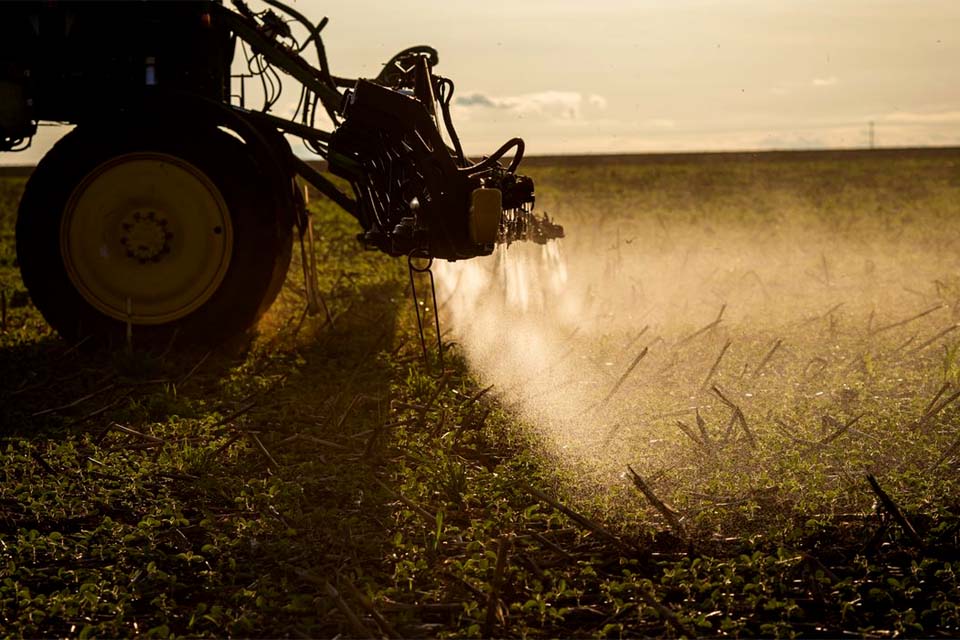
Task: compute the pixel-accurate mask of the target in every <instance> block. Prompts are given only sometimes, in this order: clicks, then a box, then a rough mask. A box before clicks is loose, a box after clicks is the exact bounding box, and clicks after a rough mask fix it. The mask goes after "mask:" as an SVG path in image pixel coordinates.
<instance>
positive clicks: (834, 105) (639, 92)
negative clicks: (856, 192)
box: [4, 0, 960, 161]
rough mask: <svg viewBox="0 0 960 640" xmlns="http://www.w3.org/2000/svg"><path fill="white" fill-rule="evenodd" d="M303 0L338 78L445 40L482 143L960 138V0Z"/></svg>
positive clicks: (788, 144)
mask: <svg viewBox="0 0 960 640" xmlns="http://www.w3.org/2000/svg"><path fill="white" fill-rule="evenodd" d="M251 4H253V5H256V1H255V0H253V1H252V2H251ZM292 4H293V6H295V7H296V8H297V9H298V10H300V11H301V12H302V13H305V14H307V15H308V16H310V17H312V18H314V19H317V20H319V18H320V17H322V16H324V15H326V16H329V18H330V23H329V24H328V25H327V27H326V29H325V31H324V38H325V41H326V45H327V54H328V57H329V59H330V63H331V66H332V68H333V72H334V73H335V74H337V75H360V76H374V75H376V73H377V72H378V71H379V69H380V65H381V64H382V63H383V62H384V61H386V60H387V59H388V58H389V57H390V56H391V55H393V54H394V53H395V52H397V51H398V50H400V49H402V48H404V47H406V46H409V45H412V44H431V45H433V46H435V47H437V48H438V49H439V50H440V65H439V66H438V67H437V72H438V73H440V74H441V75H445V76H448V77H450V78H452V79H453V80H454V81H455V82H456V84H457V97H456V98H455V110H454V120H455V122H456V123H457V125H458V129H459V131H460V135H461V138H462V139H463V140H464V144H465V146H466V148H467V150H468V152H473V153H474V154H479V153H482V152H484V151H487V152H489V151H491V150H492V149H493V148H495V147H496V146H498V145H499V143H500V142H502V141H504V140H506V139H507V138H509V137H512V136H514V135H520V136H523V137H524V138H526V140H527V149H528V153H533V154H536V153H551V154H552V153H608V152H631V151H670V150H721V149H768V148H811V147H858V146H866V144H867V142H868V133H867V132H868V123H869V122H870V121H873V122H875V130H876V142H877V144H878V145H879V146H904V145H958V144H960V81H958V80H960V72H958V61H960V1H958V0H911V1H908V0H900V1H891V0H857V1H854V0H722V1H721V0H593V1H590V0H511V1H510V2H507V1H506V0H470V1H468V0H447V1H446V2H440V1H438V0H430V1H428V0H394V1H393V2H383V1H382V0H377V1H375V0H350V1H347V0H340V1H323V0H296V2H294V3H292ZM289 84H291V85H292V83H289ZM288 92H289V93H288V95H287V96H285V100H284V101H282V103H281V104H280V105H278V110H280V111H283V108H284V107H285V108H289V107H290V104H292V103H293V102H295V100H296V98H297V95H296V94H295V93H294V91H292V90H290V89H288ZM45 137H49V134H48V135H47V136H45ZM37 147H38V149H37V151H40V150H42V148H43V147H44V141H40V142H39V144H37ZM4 159H6V160H8V161H9V160H10V157H9V156H8V157H7V158H4ZM19 159H20V160H27V159H28V158H27V157H25V156H21V157H20V158H19Z"/></svg>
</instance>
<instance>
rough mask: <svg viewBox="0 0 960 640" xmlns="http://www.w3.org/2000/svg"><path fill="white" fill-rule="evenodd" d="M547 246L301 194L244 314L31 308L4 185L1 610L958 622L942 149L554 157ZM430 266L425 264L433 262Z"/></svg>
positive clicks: (24, 616) (233, 621) (34, 614)
mask: <svg viewBox="0 0 960 640" xmlns="http://www.w3.org/2000/svg"><path fill="white" fill-rule="evenodd" d="M524 168H525V169H526V170H527V171H528V172H529V174H530V175H531V176H532V177H533V178H534V179H535V180H536V181H537V192H538V203H537V207H538V210H539V209H543V210H546V211H548V212H549V213H550V214H551V216H552V217H554V218H555V219H556V220H557V221H558V222H560V223H561V224H563V225H564V226H565V228H566V232H567V237H566V238H565V239H564V240H563V241H562V242H561V243H560V244H558V245H548V246H546V247H540V246H536V245H532V246H520V245H513V246H511V247H509V248H507V249H506V250H501V251H498V252H497V254H495V255H494V256H491V257H489V258H485V259H478V260H474V261H467V262H464V263H453V264H446V263H444V264H437V265H436V266H435V271H436V275H437V287H438V300H439V307H440V310H439V313H440V319H441V328H442V339H443V342H444V345H445V354H444V355H445V358H444V362H445V369H444V370H443V371H442V372H440V371H438V369H439V367H438V364H439V363H438V362H437V360H436V358H435V354H434V352H435V350H436V346H435V344H434V346H432V347H431V344H432V343H431V340H433V339H434V336H433V333H432V313H433V312H434V310H433V309H431V308H430V307H431V306H432V303H431V302H429V299H428V298H423V299H424V300H425V301H426V302H424V304H422V306H421V309H422V311H423V312H424V315H425V318H426V319H427V320H428V322H427V329H428V330H427V332H426V337H427V347H428V349H429V350H430V351H431V354H434V355H432V356H431V357H432V362H431V365H432V366H431V367H429V368H428V367H426V366H424V362H423V355H422V351H421V344H420V341H419V338H418V334H417V325H416V317H415V315H414V312H413V309H412V308H411V306H412V305H411V303H410V286H409V279H408V273H407V270H406V265H405V264H404V263H403V261H400V260H392V259H389V258H386V257H384V256H382V255H380V254H378V253H372V252H365V251H363V250H362V249H361V247H360V246H359V245H357V243H356V242H355V240H354V235H355V234H356V232H357V230H358V228H357V226H356V223H355V222H353V221H352V220H351V219H350V218H349V217H348V216H347V215H346V214H343V213H341V212H339V211H338V210H336V209H335V208H334V207H333V206H330V205H329V204H328V203H326V202H324V201H321V200H319V199H318V198H315V199H314V200H313V201H312V203H311V210H312V211H313V213H314V214H315V225H316V230H317V237H318V241H317V246H316V251H317V259H318V262H319V264H320V265H321V270H320V285H321V290H322V293H323V299H324V301H325V303H326V306H327V309H328V313H320V314H317V315H313V316H311V315H308V314H307V313H306V312H305V308H306V301H305V300H306V297H305V294H304V284H303V276H302V270H301V265H300V260H299V251H298V250H297V251H295V252H294V257H295V258H294V264H293V265H292V266H291V270H290V274H289V276H288V280H287V283H286V285H285V288H284V290H283V292H282V293H281V296H280V298H279V300H278V302H277V303H276V304H275V305H274V307H273V308H272V309H271V310H270V312H268V314H267V316H266V317H264V319H263V320H262V321H261V323H260V325H259V327H258V329H257V333H256V335H254V336H252V337H251V340H250V341H249V343H246V342H244V343H243V344H240V343H237V344H229V345H226V346H225V347H220V348H217V349H196V348H194V349H183V348H179V347H178V345H176V344H171V345H168V347H167V348H165V349H163V350H159V351H146V350H143V349H141V348H138V345H137V336H136V334H135V333H134V335H133V340H132V348H128V349H121V350H119V351H116V352H109V353H105V352H102V351H94V350H91V349H89V348H88V346H87V345H83V344H80V345H70V344H67V343H65V342H64V341H62V340H61V339H59V338H58V337H57V336H56V335H55V334H53V333H52V332H51V330H50V329H49V328H47V326H46V325H45V323H44V322H43V319H42V318H41V317H40V316H39V314H38V313H37V312H36V310H35V309H34V308H33V307H32V305H31V304H30V301H29V296H27V294H26V292H25V291H24V289H23V285H22V283H21V282H20V279H19V275H18V272H17V268H16V256H15V248H14V239H13V226H14V220H15V215H16V203H17V201H18V198H19V194H20V192H21V190H22V189H23V186H24V184H25V179H24V178H15V177H10V178H0V291H2V303H3V304H2V312H3V313H2V326H0V376H2V383H0V437H2V443H0V450H2V454H0V455H2V457H0V473H2V482H0V629H3V631H4V633H5V634H8V635H13V636H65V637H72V636H132V635H138V634H144V635H151V636H160V637H167V636H171V635H175V636H183V635H186V636H218V637H219V636H245V637H247V636H269V637H277V636H296V637H332V636H335V635H338V634H340V635H343V636H347V637H370V636H378V637H390V638H392V637H464V636H467V637H480V636H483V637H491V636H497V637H558V636H560V637H637V636H674V637H678V636H688V637H690V636H757V635H761V636H814V637H838V636H843V635H851V636H862V637H891V636H944V637H955V636H957V635H960V473H958V472H960V150H927V151H906V150H905V151H877V152H810V153H783V154H756V155H751V154H735V155H734V154H731V155H722V154H718V155H703V156H669V157H667V156H665V157H632V158H631V157H625V158H613V157H610V158H534V159H531V160H529V161H528V163H526V164H525V165H524ZM425 287H426V281H425V280H423V279H421V280H419V281H418V285H417V288H418V291H420V292H421V293H423V292H424V291H426V288H425Z"/></svg>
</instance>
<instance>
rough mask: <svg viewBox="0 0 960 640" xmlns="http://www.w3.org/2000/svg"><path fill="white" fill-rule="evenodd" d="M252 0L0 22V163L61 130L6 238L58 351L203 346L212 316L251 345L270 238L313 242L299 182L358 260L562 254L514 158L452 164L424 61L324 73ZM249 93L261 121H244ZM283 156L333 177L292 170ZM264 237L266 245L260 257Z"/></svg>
mask: <svg viewBox="0 0 960 640" xmlns="http://www.w3.org/2000/svg"><path fill="white" fill-rule="evenodd" d="M262 2H263V3H264V4H265V5H267V7H266V8H264V9H263V10H257V11H255V10H253V9H252V8H251V7H250V6H248V5H247V3H246V2H244V1H243V0H233V2H232V6H226V5H224V4H222V3H221V2H215V1H211V0H192V1H185V2H176V3H171V2H161V1H145V2H138V3H116V2H98V1H86V0H77V1H74V2H63V1H61V2H49V1H43V2H40V1H33V2H23V3H13V4H8V5H5V6H4V7H2V8H0V14H2V19H0V151H17V150H22V149H23V148H26V147H28V146H29V144H30V141H31V140H32V137H33V135H34V134H35V133H36V130H37V126H38V123H39V122H40V121H55V122H63V123H68V124H72V125H75V127H76V128H75V129H74V130H73V131H72V132H71V133H69V134H67V136H65V137H64V138H63V140H61V142H60V143H58V144H57V145H56V146H55V147H54V149H53V150H51V151H50V152H49V153H48V154H47V156H46V157H45V158H44V159H43V160H42V161H41V163H40V164H39V165H38V167H37V169H36V170H35V171H34V174H33V176H32V177H31V180H30V182H29V183H28V185H27V189H26V192H25V194H24V198H23V200H22V202H21V207H20V213H19V217H18V226H17V242H18V256H19V257H20V262H21V272H22V273H23V277H24V282H25V283H26V285H27V287H28V289H29V290H30V292H31V296H32V297H33V299H34V301H35V303H36V304H37V306H38V308H40V310H41V311H42V312H43V314H44V316H45V317H46V318H47V319H48V321H50V323H51V324H53V325H54V326H55V327H56V328H57V329H58V331H60V332H61V333H62V334H64V335H66V336H68V337H71V338H78V339H79V338H83V337H84V336H85V335H87V334H96V335H99V334H116V333H118V331H120V329H122V328H123V327H124V326H125V327H126V329H127V333H129V328H130V326H131V325H141V326H143V327H146V328H147V331H146V332H147V333H151V332H152V333H154V334H156V336H157V337H163V336H166V335H169V334H170V333H171V332H174V333H175V332H177V331H181V332H182V333H183V334H184V335H187V336H190V335H195V336H200V335H204V334H208V335H209V333H210V332H208V331H205V330H203V327H204V326H205V323H208V322H209V319H210V318H218V317H221V316H222V312H223V309H230V315H231V317H232V318H234V320H233V321H232V322H233V325H234V326H232V327H227V328H225V327H223V326H221V327H220V333H221V334H229V333H230V332H231V331H232V332H236V331H237V330H242V329H244V328H245V327H248V326H250V325H251V324H252V323H253V322H255V320H256V318H257V317H259V314H260V313H262V311H263V309H265V308H266V306H269V302H270V301H272V299H273V297H275V296H276V292H277V290H278V289H279V284H278V283H279V282H282V277H280V276H279V275H278V274H281V273H282V272H283V271H284V269H285V265H286V264H287V263H288V262H289V258H290V255H289V253H290V249H289V247H288V246H287V244H286V242H287V240H285V239H284V238H285V237H286V238H287V239H289V237H290V235H291V231H290V229H291V227H294V226H295V227H297V228H298V229H299V230H300V235H301V238H302V237H303V236H304V235H305V233H304V231H305V229H306V228H307V227H308V226H309V225H308V222H309V220H308V215H309V214H308V212H307V210H306V208H305V206H304V202H303V198H302V196H301V194H300V193H299V191H298V189H297V188H295V180H294V178H296V177H297V176H299V177H300V178H302V179H303V180H305V181H306V182H307V183H309V184H310V185H312V186H313V187H314V188H315V189H317V190H318V191H319V192H321V193H322V194H323V195H325V196H326V197H328V198H329V199H330V200H332V201H333V202H335V203H336V204H337V205H338V206H340V207H341V208H343V209H344V210H346V211H347V212H349V213H350V214H351V215H352V216H354V217H355V218H356V219H357V221H358V222H359V223H360V226H361V228H362V231H361V232H360V233H359V235H358V239H359V240H360V241H361V242H362V243H363V244H364V245H365V246H367V247H369V248H372V249H376V250H380V251H383V252H384V253H387V254H389V255H392V256H408V257H410V258H412V259H414V258H425V259H428V260H432V259H433V258H441V259H447V260H460V259H467V258H472V257H476V256H482V255H488V254H490V253H492V252H493V250H494V248H495V247H496V246H497V245H499V244H509V243H512V242H517V241H533V242H537V243H546V242H548V241H550V240H552V239H556V238H561V237H563V228H562V227H561V226H559V225H557V224H555V223H553V222H552V221H551V220H550V219H549V218H548V217H547V216H546V215H542V216H541V215H535V214H534V212H533V209H534V201H535V196H534V184H533V180H531V179H530V178H529V177H526V176H523V175H520V174H519V173H517V169H518V168H519V165H520V162H521V160H522V159H523V154H524V143H523V141H522V140H521V139H519V138H513V139H511V140H508V141H507V142H506V143H504V144H503V145H502V146H501V147H500V148H498V149H497V150H495V151H494V152H493V153H491V154H490V155H489V156H486V157H483V158H481V159H477V160H475V159H471V158H469V157H468V156H467V155H466V153H465V152H464V149H463V145H462V144H461V141H460V138H459V136H458V135H457V131H456V129H455V128H454V124H453V119H452V117H451V102H452V99H453V95H454V83H453V81H452V80H450V79H449V78H444V77H442V76H439V75H437V74H435V73H434V69H435V67H436V65H437V63H438V55H437V52H436V50H434V49H433V48H432V47H428V46H415V47H410V48H408V49H405V50H403V51H401V52H400V53H398V54H397V55H395V56H394V57H393V58H391V59H390V60H389V61H388V62H387V63H386V65H384V67H383V69H382V70H381V71H380V73H379V74H378V75H377V76H376V77H375V78H371V79H349V78H343V77H339V76H335V75H333V73H332V72H331V68H330V65H329V64H328V62H327V55H326V50H325V48H324V44H323V38H322V31H323V29H324V27H325V26H326V24H327V19H326V18H324V19H323V20H321V21H320V22H319V23H313V22H312V21H311V20H309V19H308V18H307V17H306V16H304V15H303V14H302V13H300V12H298V11H297V10H295V9H293V8H291V7H289V6H287V5H286V4H284V3H282V2H279V0H262ZM291 26H293V28H291ZM240 54H242V55H243V58H244V61H245V63H246V68H245V72H244V73H241V74H239V76H238V75H237V74H235V73H234V71H233V60H234V57H235V56H236V55H240ZM314 58H315V60H314ZM308 60H310V61H308ZM291 79H292V81H293V83H294V85H295V86H296V87H297V88H296V90H297V91H299V103H298V106H297V109H296V112H295V114H294V115H293V117H289V118H288V117H282V116H281V115H278V114H276V113H272V108H273V107H274V106H275V105H276V104H277V102H278V100H279V99H280V96H281V93H282V91H283V90H284V82H287V87H288V88H289V86H290V84H291ZM248 80H249V81H252V82H256V83H258V84H259V85H260V87H261V88H262V100H263V102H262V104H259V103H258V104H257V105H256V106H252V105H249V104H248V102H252V99H250V97H249V96H248V95H247V91H246V82H247V81H248ZM321 113H322V114H324V117H321V118H320V121H321V122H320V123H318V115H319V114H321ZM326 126H329V130H325V128H324V127H326ZM226 134H229V135H226ZM289 137H293V138H299V139H300V140H302V141H303V143H304V144H305V146H306V147H307V148H308V149H309V150H310V151H311V152H313V153H315V154H317V155H318V156H320V157H321V158H323V159H324V160H325V161H326V164H327V167H328V169H329V172H330V173H332V174H333V175H334V176H337V177H338V178H339V180H335V179H329V178H327V177H326V175H325V174H324V173H322V172H321V171H319V170H318V169H317V168H316V167H315V166H314V164H313V163H310V162H307V161H305V160H303V159H301V158H300V157H298V156H297V155H295V154H294V153H293V152H292V151H291V149H290V146H289V144H288V142H287V140H286V138H289ZM345 185H348V187H347V188H346V189H344V188H343V187H344V186H345ZM271 226H272V227H273V228H274V229H275V232H274V233H272V235H274V236H276V242H273V243H264V242H263V241H262V240H263V238H264V237H265V236H264V234H265V233H270V232H269V229H270V228H271ZM284 227H286V229H287V230H286V231H283V228H284ZM248 236H250V237H248ZM261 272H266V275H264V274H262V273H261ZM270 274H273V275H270ZM255 275H256V276H257V278H259V279H257V278H255V277H254V276H255ZM254 280H256V281H257V282H259V284H258V285H257V286H253V284H251V283H252V282H253V281H254ZM239 302H242V304H239ZM220 324H221V325H222V324H223V322H222V321H220Z"/></svg>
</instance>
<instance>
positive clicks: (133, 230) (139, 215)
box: [120, 210, 173, 264]
mask: <svg viewBox="0 0 960 640" xmlns="http://www.w3.org/2000/svg"><path fill="white" fill-rule="evenodd" d="M120 227H121V229H122V235H121V236H120V244H122V245H123V246H124V247H126V249H127V257H128V258H133V259H134V260H136V261H137V262H139V263H140V264H147V263H148V262H160V260H161V258H163V257H164V256H166V255H168V254H169V253H170V241H171V240H173V232H172V231H169V230H168V229H167V219H166V218H165V217H163V216H162V215H160V214H158V213H157V212H156V211H152V210H151V211H147V212H146V213H144V212H141V211H134V212H133V214H132V215H130V216H128V217H127V218H126V219H125V220H124V221H123V222H122V223H121V225H120Z"/></svg>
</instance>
